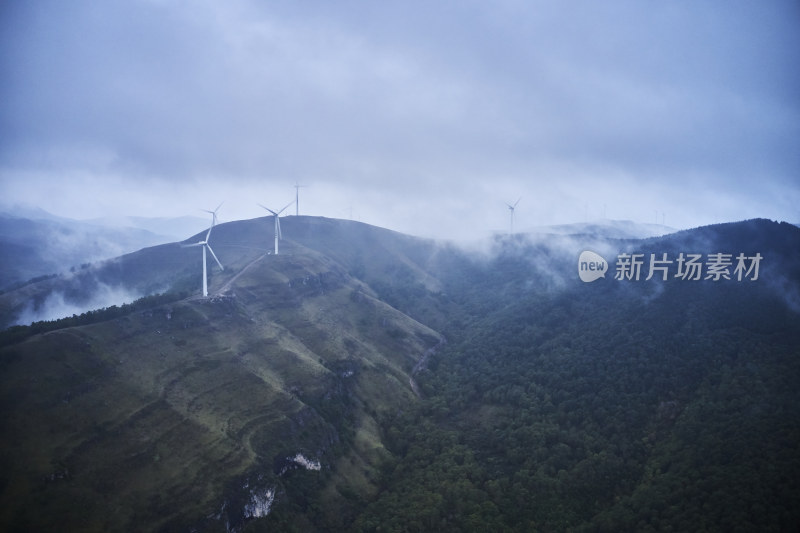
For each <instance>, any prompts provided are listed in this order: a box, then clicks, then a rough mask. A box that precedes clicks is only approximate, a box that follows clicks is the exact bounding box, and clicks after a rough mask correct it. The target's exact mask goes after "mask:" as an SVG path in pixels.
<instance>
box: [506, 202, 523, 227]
mask: <svg viewBox="0 0 800 533" xmlns="http://www.w3.org/2000/svg"><path fill="white" fill-rule="evenodd" d="M520 200H522V196H520V197H519V198H517V201H516V202H514V205H511V204H506V205H507V206H508V210H509V211H511V234H512V235H513V234H514V208H516V207H517V204H518V203H519V201H520Z"/></svg>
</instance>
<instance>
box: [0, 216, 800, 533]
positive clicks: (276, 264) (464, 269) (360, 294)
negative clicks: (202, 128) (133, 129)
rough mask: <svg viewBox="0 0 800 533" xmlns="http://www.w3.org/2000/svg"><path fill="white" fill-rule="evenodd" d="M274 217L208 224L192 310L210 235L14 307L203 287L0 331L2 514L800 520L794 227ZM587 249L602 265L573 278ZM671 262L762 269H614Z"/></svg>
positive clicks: (447, 520) (400, 522) (608, 527)
mask: <svg viewBox="0 0 800 533" xmlns="http://www.w3.org/2000/svg"><path fill="white" fill-rule="evenodd" d="M282 226H283V232H284V235H285V236H286V237H287V238H286V240H284V241H283V242H282V244H281V255H278V256H275V255H272V254H269V253H268V252H269V250H270V248H271V238H270V236H271V219H267V218H264V219H256V220H251V221H239V222H232V223H227V224H222V225H220V226H217V227H215V228H214V232H213V235H212V237H211V245H212V247H213V248H214V250H215V252H216V253H217V255H218V256H219V258H220V260H221V261H222V263H223V264H224V266H225V270H224V271H219V270H218V269H216V267H214V268H213V269H211V276H210V285H209V292H210V294H211V297H210V298H207V299H203V298H198V297H197V296H196V294H197V292H198V290H199V286H200V276H199V265H200V253H199V250H198V249H197V248H181V247H180V246H178V245H167V246H162V247H155V248H150V249H145V250H142V251H140V252H137V253H135V254H129V255H127V256H123V257H121V258H119V259H117V260H115V261H111V262H107V263H103V264H98V265H94V266H93V267H92V268H90V269H86V271H85V272H81V273H79V274H76V275H74V276H72V277H69V278H54V279H51V280H45V281H42V282H40V283H36V284H31V285H28V286H26V287H23V288H21V289H19V290H18V291H11V292H9V293H7V294H5V295H2V298H0V304H2V305H5V306H6V308H7V309H14V308H15V306H18V305H19V302H20V301H21V300H22V299H24V298H28V299H36V298H39V299H41V300H42V301H45V300H46V299H47V296H43V295H47V294H52V293H53V292H54V291H56V292H59V293H61V294H65V295H68V294H74V295H75V297H80V296H81V294H83V293H85V292H87V291H91V288H92V287H93V286H96V285H99V284H103V285H108V286H119V287H124V288H125V289H126V290H129V291H140V292H150V291H152V290H155V288H156V287H159V288H160V289H159V290H164V289H165V288H166V289H170V290H172V291H188V292H189V293H191V294H193V295H194V296H190V297H188V298H183V299H182V298H180V297H178V296H176V295H174V293H173V294H172V295H167V296H164V297H161V298H152V299H149V300H143V301H142V302H140V303H138V304H137V305H135V306H130V307H126V308H123V309H112V310H108V311H105V312H102V313H95V314H91V315H84V316H82V317H75V318H73V319H69V320H66V321H62V322H59V323H54V324H44V325H37V328H20V329H17V330H13V331H10V332H6V334H4V335H5V336H4V337H3V338H5V339H7V342H6V344H5V345H4V346H2V347H0V394H2V400H1V401H0V425H2V435H3V444H2V454H1V455H0V469H1V470H0V471H1V472H3V474H2V477H1V478H0V483H1V484H0V489H1V490H2V493H0V509H2V510H1V511H0V528H1V529H7V530H25V531H28V530H52V529H70V530H84V531H113V530H117V531H122V530H131V529H134V530H148V531H154V530H155V531H157V530H163V531H175V530H178V531H188V530H198V531H225V530H232V531H314V530H320V531H323V530H327V531H330V530H360V531H378V530H380V531H430V530H445V531H504V530H505V531H564V530H573V531H624V530H640V531H647V530H674V531H679V530H708V531H735V530H743V531H744V530H748V531H750V530H776V531H779V530H786V529H790V528H791V527H792V525H793V524H796V523H800V516H799V515H798V513H797V509H798V508H800V506H798V505H797V503H798V501H797V495H798V494H799V493H800V487H799V486H798V483H797V481H796V480H797V479H800V462H798V459H797V458H798V457H800V453H798V452H800V449H799V448H800V409H799V408H798V406H800V401H799V400H800V397H798V392H797V391H796V383H798V381H799V380H800V305H799V303H798V302H800V298H798V294H800V293H798V287H800V230H798V228H796V227H794V226H789V225H787V224H777V223H773V222H769V221H763V220H755V221H747V222H741V223H736V224H725V225H718V226H709V227H706V228H698V229H695V230H691V231H687V232H679V233H676V234H673V235H670V236H667V237H663V238H658V239H648V240H609V239H606V240H604V239H600V238H597V237H592V238H591V239H590V238H589V237H585V236H578V237H564V236H523V235H517V236H514V237H513V238H511V237H504V238H498V239H497V240H495V241H494V242H493V243H492V245H491V247H490V248H489V249H488V250H484V251H482V252H476V251H471V252H466V251H462V250H459V249H456V248H454V247H451V246H446V245H441V244H438V243H435V242H432V241H428V240H424V239H417V238H413V237H408V236H405V235H400V234H397V233H394V232H391V231H388V230H383V229H380V228H374V227H371V226H367V225H365V224H359V223H354V222H348V221H336V220H330V219H322V218H316V217H287V218H286V219H284V221H283V222H282ZM198 239H199V236H198V237H197V238H194V239H189V240H187V242H195V241H197V240H198ZM585 249H591V250H594V251H596V252H599V253H601V254H603V255H604V256H605V257H606V259H608V260H609V262H610V271H609V272H608V274H607V276H606V278H605V279H602V280H597V281H596V282H593V283H588V284H587V283H583V282H581V281H580V280H579V279H578V276H577V258H578V255H579V254H580V252H581V251H582V250H585ZM680 252H685V253H702V254H712V253H717V252H724V253H731V254H734V255H735V254H737V253H739V252H742V253H745V254H747V255H748V256H752V255H753V254H755V253H760V254H761V255H762V256H763V261H762V263H761V265H760V267H761V269H760V277H759V279H758V280H756V281H751V280H747V279H745V280H744V281H741V282H740V281H736V280H735V279H732V280H722V281H719V282H714V281H710V280H709V281H703V280H701V281H697V282H693V281H686V280H680V279H675V278H674V277H671V278H670V279H669V280H668V281H661V280H660V279H658V277H656V278H655V279H651V280H649V281H645V280H644V279H641V280H640V281H623V280H615V279H614V257H615V256H616V255H617V254H622V253H628V254H634V253H642V254H645V255H649V254H650V253H656V254H661V253H668V254H670V256H671V257H675V254H678V253H680ZM673 267H674V265H673ZM643 278H644V276H643ZM21 295H24V298H23V297H22V296H21ZM3 298H5V299H3ZM66 325H69V326H72V327H64V326H66ZM36 331H39V333H36ZM42 332H43V333H42ZM442 333H443V334H444V336H446V337H447V340H448V342H447V343H445V342H444V337H443V335H442ZM317 468H319V469H317ZM264 515H267V516H264Z"/></svg>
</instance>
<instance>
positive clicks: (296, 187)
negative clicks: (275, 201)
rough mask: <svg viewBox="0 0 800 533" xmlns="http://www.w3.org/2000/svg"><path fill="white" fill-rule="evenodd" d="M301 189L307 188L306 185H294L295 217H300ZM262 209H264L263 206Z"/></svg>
mask: <svg viewBox="0 0 800 533" xmlns="http://www.w3.org/2000/svg"><path fill="white" fill-rule="evenodd" d="M300 187H305V185H300V184H298V183H295V184H294V214H295V216H300ZM261 207H264V206H263V205H262V206H261Z"/></svg>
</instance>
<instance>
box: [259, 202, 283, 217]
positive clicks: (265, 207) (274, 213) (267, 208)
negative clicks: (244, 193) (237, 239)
mask: <svg viewBox="0 0 800 533" xmlns="http://www.w3.org/2000/svg"><path fill="white" fill-rule="evenodd" d="M258 205H259V206H261V207H263V208H264V209H266V210H267V211H269V212H270V213H272V214H273V215H276V216H277V215H278V213H276V212H275V211H273V210H272V209H270V208H269V207H267V206H265V205H261V204H258Z"/></svg>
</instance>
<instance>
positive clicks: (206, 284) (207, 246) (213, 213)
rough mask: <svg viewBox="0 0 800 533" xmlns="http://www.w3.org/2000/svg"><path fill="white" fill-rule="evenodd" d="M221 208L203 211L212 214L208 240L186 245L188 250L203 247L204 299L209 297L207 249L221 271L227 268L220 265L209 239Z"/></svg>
mask: <svg viewBox="0 0 800 533" xmlns="http://www.w3.org/2000/svg"><path fill="white" fill-rule="evenodd" d="M223 203H224V202H223ZM220 207H222V204H219V205H218V206H217V208H216V209H214V210H213V211H209V210H208V209H203V211H205V212H206V213H211V227H210V228H208V232H207V233H206V238H205V239H203V240H201V241H197V242H196V243H194V244H187V245H185V246H186V247H187V248H188V247H193V246H202V247H203V298H207V297H208V272H207V270H206V249H208V251H209V252H211V257H213V258H214V261H216V262H217V264H218V265H219V269H220V270H225V268H224V267H223V266H222V263H220V262H219V259H217V254H215V253H214V250H212V249H211V245H210V244H208V239H210V238H211V230H212V229H214V226H215V225H216V223H217V211H219V208H220Z"/></svg>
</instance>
